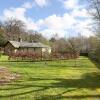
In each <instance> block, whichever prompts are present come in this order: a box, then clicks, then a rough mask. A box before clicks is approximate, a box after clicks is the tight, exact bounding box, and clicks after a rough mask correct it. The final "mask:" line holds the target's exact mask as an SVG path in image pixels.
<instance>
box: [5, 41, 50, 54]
mask: <svg viewBox="0 0 100 100" xmlns="http://www.w3.org/2000/svg"><path fill="white" fill-rule="evenodd" d="M17 51H21V52H22V51H23V52H24V51H25V52H38V53H44V52H48V53H51V47H50V46H48V45H45V44H43V43H40V42H32V43H29V42H25V41H22V40H20V41H19V42H18V41H8V42H7V43H6V44H5V46H4V53H5V54H6V55H8V54H9V53H16V52H17Z"/></svg>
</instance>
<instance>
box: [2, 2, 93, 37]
mask: <svg viewBox="0 0 100 100" xmlns="http://www.w3.org/2000/svg"><path fill="white" fill-rule="evenodd" d="M86 5H87V2H86V1H85V0H2V1H1V2H0V20H1V21H3V20H6V19H7V18H11V17H12V18H17V19H20V20H22V21H23V22H24V23H25V24H26V26H27V29H29V30H36V31H38V32H41V33H42V34H43V35H44V36H46V37H51V36H52V35H54V34H56V33H57V34H58V36H59V37H64V36H66V37H68V36H69V34H70V35H71V36H75V35H77V34H79V33H81V34H82V35H85V36H90V35H92V33H91V32H90V31H89V30H88V28H89V27H90V26H89V24H90V23H91V19H90V16H89V15H88V13H87V10H86Z"/></svg>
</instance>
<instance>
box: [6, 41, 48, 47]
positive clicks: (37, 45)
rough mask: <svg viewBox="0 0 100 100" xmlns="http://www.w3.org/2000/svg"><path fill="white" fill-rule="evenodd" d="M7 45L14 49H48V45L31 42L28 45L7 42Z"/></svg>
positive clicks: (26, 43) (25, 43)
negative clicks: (9, 44)
mask: <svg viewBox="0 0 100 100" xmlns="http://www.w3.org/2000/svg"><path fill="white" fill-rule="evenodd" d="M8 42H9V43H11V44H12V45H13V46H14V47H15V48H20V47H24V48H49V46H48V45H45V44H43V43H40V42H33V43H29V42H24V41H23V42H18V41H8Z"/></svg>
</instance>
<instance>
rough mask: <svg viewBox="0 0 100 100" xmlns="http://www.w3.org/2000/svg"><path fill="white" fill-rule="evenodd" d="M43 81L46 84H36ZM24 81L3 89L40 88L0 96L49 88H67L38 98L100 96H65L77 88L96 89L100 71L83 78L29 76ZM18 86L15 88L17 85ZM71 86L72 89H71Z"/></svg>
mask: <svg viewBox="0 0 100 100" xmlns="http://www.w3.org/2000/svg"><path fill="white" fill-rule="evenodd" d="M49 80H53V81H54V82H51V83H48V84H45V81H49ZM39 81H43V82H44V84H34V82H39ZM23 82H24V84H23V83H20V82H16V83H10V84H8V85H10V86H12V88H11V89H10V88H8V89H7V88H6V89H2V90H12V89H15V90H16V91H17V89H29V88H36V87H38V89H35V90H34V89H31V90H28V91H23V92H21V93H12V94H9V95H0V98H8V97H13V96H21V95H26V94H30V93H35V92H41V91H44V92H45V90H47V89H55V88H58V89H59V88H65V89H66V91H63V92H61V93H60V94H57V95H51V94H50V95H43V96H41V97H39V98H37V99H36V100H59V99H64V98H66V99H67V98H69V99H70V98H72V99H81V98H100V94H96V95H95V94H94V95H79V96H78V95H73V96H63V94H65V93H68V92H71V91H75V89H83V88H85V89H89V90H91V91H92V90H95V89H97V88H100V73H96V72H94V73H87V74H84V75H83V76H82V78H81V79H62V78H51V79H50V78H29V79H28V80H24V81H23ZM27 82H31V84H27ZM16 86H17V88H14V87H16ZM69 88H71V89H69Z"/></svg>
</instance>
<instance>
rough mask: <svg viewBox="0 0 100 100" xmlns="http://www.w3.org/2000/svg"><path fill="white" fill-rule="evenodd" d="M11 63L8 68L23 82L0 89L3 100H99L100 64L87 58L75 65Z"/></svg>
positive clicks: (3, 59)
mask: <svg viewBox="0 0 100 100" xmlns="http://www.w3.org/2000/svg"><path fill="white" fill-rule="evenodd" d="M76 65H77V66H76V67H75V61H74V60H62V61H47V62H45V61H42V62H9V61H7V57H4V56H2V57H1V58H0V67H2V66H5V67H7V68H8V69H9V70H11V71H13V72H17V73H19V74H20V75H21V79H20V80H17V81H15V82H12V83H9V84H7V85H1V86H0V100H100V70H99V68H98V66H99V64H94V63H92V62H91V61H90V60H89V59H88V58H86V57H80V58H79V59H77V61H76Z"/></svg>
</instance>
